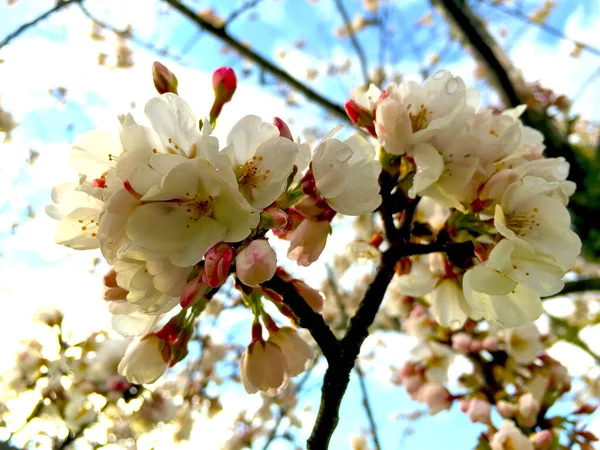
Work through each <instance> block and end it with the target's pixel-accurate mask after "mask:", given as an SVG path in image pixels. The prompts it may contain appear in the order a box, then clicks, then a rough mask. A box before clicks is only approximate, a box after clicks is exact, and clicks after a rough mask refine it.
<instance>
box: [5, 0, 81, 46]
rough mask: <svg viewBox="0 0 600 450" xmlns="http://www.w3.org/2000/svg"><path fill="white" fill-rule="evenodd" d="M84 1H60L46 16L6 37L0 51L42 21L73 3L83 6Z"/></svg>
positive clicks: (22, 26) (39, 17) (43, 15)
mask: <svg viewBox="0 0 600 450" xmlns="http://www.w3.org/2000/svg"><path fill="white" fill-rule="evenodd" d="M82 1H83V0H60V1H58V2H56V5H55V6H54V8H52V9H49V10H48V11H46V12H45V13H44V14H42V15H41V16H38V17H37V18H35V19H34V20H32V21H31V22H27V23H24V24H23V25H21V26H20V27H19V28H17V29H16V30H15V31H13V32H12V33H10V34H9V35H8V36H6V37H5V38H4V39H3V40H2V42H0V49H2V47H4V46H6V45H8V44H9V43H10V42H11V41H12V40H13V39H16V38H17V37H19V35H21V34H22V33H24V32H25V31H27V30H28V29H29V28H31V27H33V26H35V25H37V24H38V23H39V22H41V21H42V20H45V19H47V18H48V17H50V16H51V15H52V14H54V13H55V12H58V11H60V10H61V9H63V8H66V7H67V6H69V5H71V4H73V3H79V4H81V2H82Z"/></svg>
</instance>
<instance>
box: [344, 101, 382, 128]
mask: <svg viewBox="0 0 600 450" xmlns="http://www.w3.org/2000/svg"><path fill="white" fill-rule="evenodd" d="M344 109H345V110H346V114H347V115H348V117H349V118H350V120H351V121H352V123H353V124H354V125H356V126H358V127H361V128H364V129H366V130H367V131H368V132H369V133H370V134H371V135H372V136H375V125H374V123H373V114H372V113H371V111H368V110H367V109H365V108H363V107H362V106H360V105H359V104H358V103H356V102H355V101H354V100H348V101H347V102H346V104H345V105H344Z"/></svg>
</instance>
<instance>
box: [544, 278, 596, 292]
mask: <svg viewBox="0 0 600 450" xmlns="http://www.w3.org/2000/svg"><path fill="white" fill-rule="evenodd" d="M586 291H600V278H584V279H581V280H575V281H567V282H566V283H565V287H564V288H563V289H562V291H560V292H559V293H558V294H556V295H553V296H552V297H558V296H559V295H567V294H572V293H574V292H586Z"/></svg>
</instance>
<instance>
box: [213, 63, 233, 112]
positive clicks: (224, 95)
mask: <svg viewBox="0 0 600 450" xmlns="http://www.w3.org/2000/svg"><path fill="white" fill-rule="evenodd" d="M212 84H213V89H214V91H215V97H216V98H215V101H216V102H218V103H220V104H223V103H227V102H228V101H229V100H231V98H232V97H233V94H234V92H235V89H236V88H237V78H236V76H235V72H234V71H233V69H232V68H230V67H219V68H218V69H217V70H215V72H214V73H213V76H212Z"/></svg>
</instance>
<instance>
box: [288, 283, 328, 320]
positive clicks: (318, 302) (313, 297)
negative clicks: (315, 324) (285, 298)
mask: <svg viewBox="0 0 600 450" xmlns="http://www.w3.org/2000/svg"><path fill="white" fill-rule="evenodd" d="M292 286H294V289H295V290H296V292H297V293H298V294H299V295H300V297H302V298H303V299H304V301H305V302H306V303H307V304H308V306H310V307H311V308H312V309H313V311H314V312H317V313H320V312H321V311H323V297H322V296H321V293H320V292H319V291H317V290H316V289H313V288H311V287H310V286H309V285H308V284H306V283H305V282H304V281H302V280H298V279H295V278H294V279H293V280H292Z"/></svg>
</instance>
